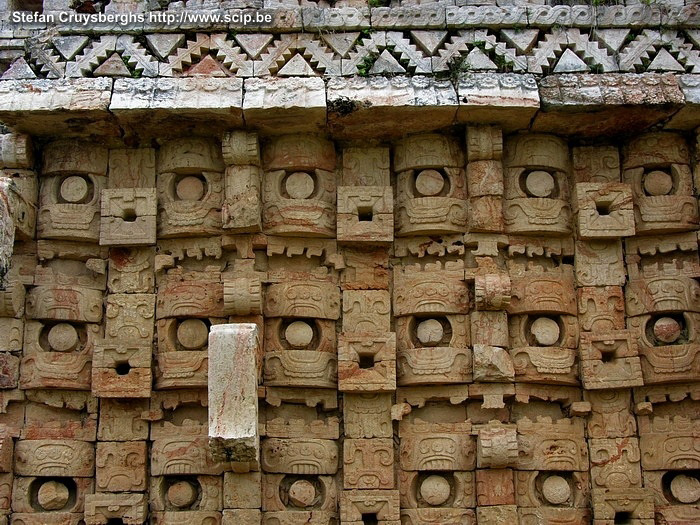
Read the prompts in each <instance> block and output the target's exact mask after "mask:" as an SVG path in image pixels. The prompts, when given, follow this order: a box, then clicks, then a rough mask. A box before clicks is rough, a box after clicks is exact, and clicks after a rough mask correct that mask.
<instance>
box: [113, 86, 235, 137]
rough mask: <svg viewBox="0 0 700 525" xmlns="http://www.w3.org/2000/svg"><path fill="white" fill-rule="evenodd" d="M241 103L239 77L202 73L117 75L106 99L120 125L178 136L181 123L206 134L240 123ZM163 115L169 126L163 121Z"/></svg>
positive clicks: (161, 134)
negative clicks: (151, 75)
mask: <svg viewBox="0 0 700 525" xmlns="http://www.w3.org/2000/svg"><path fill="white" fill-rule="evenodd" d="M242 106H243V80H242V79H238V78H217V77H205V76H189V77H180V78H163V77H161V78H157V79H156V78H138V79H133V78H118V79H116V80H115V81H114V92H113V94H112V97H111V102H110V103H109V109H110V112H112V113H113V114H114V115H116V116H117V118H118V119H119V121H120V122H121V123H122V125H126V126H138V127H139V128H140V129H143V130H144V131H145V132H147V133H148V134H149V135H150V136H155V137H163V136H166V137H170V136H174V137H181V136H182V133H181V131H180V130H181V129H182V128H181V126H185V125H186V126H189V127H190V129H192V128H194V129H196V130H198V131H201V132H205V133H206V134H207V135H210V134H211V132H212V129H214V130H220V131H224V130H226V129H230V128H231V127H242V125H243V119H242V115H243V111H242ZM156 115H157V116H158V118H154V116H156ZM166 118H167V119H168V122H172V123H173V125H172V127H171V126H170V125H168V126H164V125H163V121H164V119H166Z"/></svg>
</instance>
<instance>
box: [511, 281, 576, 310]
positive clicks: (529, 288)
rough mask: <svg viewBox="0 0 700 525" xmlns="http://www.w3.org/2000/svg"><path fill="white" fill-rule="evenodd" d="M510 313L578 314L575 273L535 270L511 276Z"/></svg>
mask: <svg viewBox="0 0 700 525" xmlns="http://www.w3.org/2000/svg"><path fill="white" fill-rule="evenodd" d="M511 284H512V287H513V288H512V289H513V291H512V294H511V295H512V296H511V300H510V305H508V308H507V310H508V314H509V315H513V314H520V313H528V312H529V313H540V314H547V313H552V314H555V313H556V314H569V315H576V292H575V291H574V278H573V272H571V273H569V272H563V273H562V274H559V273H558V272H543V273H539V272H532V273H529V274H527V275H524V276H523V277H513V278H512V279H511Z"/></svg>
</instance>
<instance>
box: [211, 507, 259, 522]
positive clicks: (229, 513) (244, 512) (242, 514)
mask: <svg viewBox="0 0 700 525" xmlns="http://www.w3.org/2000/svg"><path fill="white" fill-rule="evenodd" d="M260 523H262V512H260V509H225V510H224V511H223V513H222V517H221V525H239V524H245V525H258V524H260Z"/></svg>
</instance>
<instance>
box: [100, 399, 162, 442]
mask: <svg viewBox="0 0 700 525" xmlns="http://www.w3.org/2000/svg"><path fill="white" fill-rule="evenodd" d="M147 409H148V402H147V401H145V400H121V399H104V398H103V399H102V400H101V401H100V413H99V427H98V430H97V438H98V439H99V440H100V441H138V440H145V439H147V438H148V430H149V428H148V421H145V420H143V419H141V414H142V413H144V412H146V411H147Z"/></svg>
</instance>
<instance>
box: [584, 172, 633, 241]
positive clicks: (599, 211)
mask: <svg viewBox="0 0 700 525" xmlns="http://www.w3.org/2000/svg"><path fill="white" fill-rule="evenodd" d="M574 205H575V206H576V212H577V225H578V233H579V237H580V238H581V239H611V238H617V237H628V236H630V235H634V233H635V228H634V205H633V203H632V188H631V186H630V185H629V184H621V183H615V182H612V183H594V182H579V183H578V184H576V188H575V199H574Z"/></svg>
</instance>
